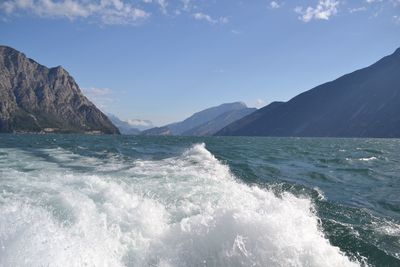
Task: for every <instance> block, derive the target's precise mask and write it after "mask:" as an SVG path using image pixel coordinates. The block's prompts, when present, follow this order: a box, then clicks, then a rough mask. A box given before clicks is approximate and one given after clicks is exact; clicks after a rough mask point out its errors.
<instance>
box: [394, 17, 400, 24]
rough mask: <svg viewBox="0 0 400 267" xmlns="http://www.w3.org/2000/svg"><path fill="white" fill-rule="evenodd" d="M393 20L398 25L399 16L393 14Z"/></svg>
mask: <svg viewBox="0 0 400 267" xmlns="http://www.w3.org/2000/svg"><path fill="white" fill-rule="evenodd" d="M393 21H394V23H396V24H399V25H400V16H397V15H396V16H393Z"/></svg>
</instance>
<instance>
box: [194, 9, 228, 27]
mask: <svg viewBox="0 0 400 267" xmlns="http://www.w3.org/2000/svg"><path fill="white" fill-rule="evenodd" d="M193 17H194V18H195V19H196V20H203V21H207V22H209V23H211V24H217V23H221V24H226V23H228V22H229V19H228V18H227V17H219V18H213V17H211V16H210V15H208V14H205V13H202V12H198V13H194V14H193Z"/></svg>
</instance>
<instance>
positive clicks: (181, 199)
mask: <svg viewBox="0 0 400 267" xmlns="http://www.w3.org/2000/svg"><path fill="white" fill-rule="evenodd" d="M399 152H400V140H396V139H394V140H386V139H312V138H241V137H233V138H226V137H209V138H192V137H134V136H81V135H0V266H367V265H368V266H400V153H399Z"/></svg>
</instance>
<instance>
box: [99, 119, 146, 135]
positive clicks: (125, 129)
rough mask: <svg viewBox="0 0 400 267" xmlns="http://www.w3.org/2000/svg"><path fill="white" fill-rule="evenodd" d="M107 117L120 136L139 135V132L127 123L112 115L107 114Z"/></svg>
mask: <svg viewBox="0 0 400 267" xmlns="http://www.w3.org/2000/svg"><path fill="white" fill-rule="evenodd" d="M107 116H108V118H109V119H110V121H111V122H112V123H113V124H114V125H115V126H116V127H117V128H118V130H119V131H120V132H121V134H126V135H138V134H140V130H139V129H137V128H134V127H132V126H131V124H130V123H129V122H127V121H123V120H121V119H119V118H118V117H117V116H115V115H113V114H107Z"/></svg>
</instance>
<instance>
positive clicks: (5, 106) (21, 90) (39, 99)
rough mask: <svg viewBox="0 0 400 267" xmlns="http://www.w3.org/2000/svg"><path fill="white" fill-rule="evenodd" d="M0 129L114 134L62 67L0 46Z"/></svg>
mask: <svg viewBox="0 0 400 267" xmlns="http://www.w3.org/2000/svg"><path fill="white" fill-rule="evenodd" d="M0 132H65V133H106V134H118V133H119V131H118V129H117V128H116V127H115V126H114V125H113V124H112V123H111V121H110V120H109V119H108V118H107V116H106V115H104V114H103V113H102V112H101V111H100V110H99V109H98V108H97V107H96V106H95V105H94V104H93V103H91V102H90V101H89V100H88V99H87V98H86V97H85V96H84V95H83V94H82V92H81V90H80V89H79V86H78V85H77V84H76V82H75V81H74V79H73V78H72V77H71V76H70V75H69V74H68V72H67V71H66V70H65V69H63V68H62V67H56V68H51V69H49V68H47V67H45V66H42V65H40V64H38V63H37V62H35V61H33V60H32V59H29V58H27V57H26V56H25V55H24V54H22V53H21V52H18V51H17V50H15V49H13V48H10V47H7V46H0Z"/></svg>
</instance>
